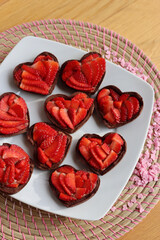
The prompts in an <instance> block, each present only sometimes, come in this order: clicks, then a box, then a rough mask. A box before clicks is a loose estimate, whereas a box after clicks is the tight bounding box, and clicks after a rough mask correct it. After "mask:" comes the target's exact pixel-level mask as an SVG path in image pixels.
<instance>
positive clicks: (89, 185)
mask: <svg viewBox="0 0 160 240" xmlns="http://www.w3.org/2000/svg"><path fill="white" fill-rule="evenodd" d="M49 183H50V186H51V189H52V190H53V192H54V193H55V194H56V196H57V198H58V199H59V200H60V201H61V202H62V203H63V204H64V205H65V206H66V207H71V206H75V205H77V204H79V203H82V202H84V201H86V200H88V199H89V198H90V197H92V196H93V195H94V194H95V193H96V192H97V190H98V188H99V184H100V179H99V177H98V176H97V174H95V173H92V172H88V171H84V170H76V169H75V168H73V167H71V166H69V165H63V166H62V167H59V168H57V169H56V170H55V171H53V172H52V173H51V175H50V179H49Z"/></svg>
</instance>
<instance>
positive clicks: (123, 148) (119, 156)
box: [76, 132, 127, 175]
mask: <svg viewBox="0 0 160 240" xmlns="http://www.w3.org/2000/svg"><path fill="white" fill-rule="evenodd" d="M111 134H112V135H113V134H117V133H113V132H109V133H107V134H105V135H104V136H103V137H101V136H99V135H97V134H84V135H83V136H82V137H81V138H80V139H79V140H78V142H77V145H76V151H77V153H78V155H79V157H80V160H81V161H82V162H83V163H85V165H87V167H88V168H89V169H90V170H91V171H93V172H95V173H96V174H98V175H104V174H106V173H107V172H108V171H110V170H111V169H112V168H113V167H115V166H116V165H117V164H118V163H119V162H120V160H121V159H122V158H123V156H124V155H125V153H126V150H127V144H126V141H125V139H124V138H123V137H122V136H121V135H120V134H118V135H119V136H120V138H121V139H122V141H123V144H122V146H121V149H120V151H119V153H117V158H116V159H115V160H114V161H113V162H112V163H111V164H110V165H108V166H106V167H105V168H104V169H100V167H99V168H96V166H97V165H91V164H90V163H89V161H87V160H86V158H85V157H84V156H83V155H82V153H81V152H80V149H79V146H80V142H81V140H82V138H87V139H90V138H91V139H97V140H101V141H102V144H103V143H105V139H106V137H107V138H110V136H111ZM113 136H114V135H113ZM106 142H107V141H106ZM107 145H110V144H109V142H107ZM96 154H97V153H96ZM106 155H107V156H106V158H107V157H108V155H109V153H108V154H106ZM91 157H92V155H91ZM92 158H93V157H92ZM103 161H104V160H103ZM98 166H99V165H98Z"/></svg>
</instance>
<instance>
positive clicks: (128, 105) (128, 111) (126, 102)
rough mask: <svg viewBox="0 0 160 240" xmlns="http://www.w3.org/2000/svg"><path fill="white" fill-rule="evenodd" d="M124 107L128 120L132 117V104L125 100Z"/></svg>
mask: <svg viewBox="0 0 160 240" xmlns="http://www.w3.org/2000/svg"><path fill="white" fill-rule="evenodd" d="M125 106H126V108H127V119H128V120H130V119H131V118H132V116H133V104H132V102H131V101H129V100H126V101H125Z"/></svg>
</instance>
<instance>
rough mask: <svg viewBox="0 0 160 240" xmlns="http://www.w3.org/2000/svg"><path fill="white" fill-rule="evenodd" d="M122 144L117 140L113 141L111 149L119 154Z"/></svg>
mask: <svg viewBox="0 0 160 240" xmlns="http://www.w3.org/2000/svg"><path fill="white" fill-rule="evenodd" d="M121 148H122V145H121V144H120V143H119V142H117V141H112V143H111V145H110V149H111V150H113V151H114V152H116V153H117V154H118V153H119V152H120V151H121Z"/></svg>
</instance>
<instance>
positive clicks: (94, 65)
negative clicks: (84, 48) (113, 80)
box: [90, 60, 101, 86]
mask: <svg viewBox="0 0 160 240" xmlns="http://www.w3.org/2000/svg"><path fill="white" fill-rule="evenodd" d="M90 65H91V68H92V71H93V74H92V76H93V78H92V83H91V85H92V86H96V85H97V84H98V82H99V80H100V78H99V76H100V70H101V69H100V66H99V64H98V62H97V60H93V61H91V62H90Z"/></svg>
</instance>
